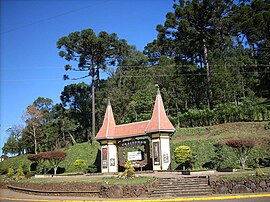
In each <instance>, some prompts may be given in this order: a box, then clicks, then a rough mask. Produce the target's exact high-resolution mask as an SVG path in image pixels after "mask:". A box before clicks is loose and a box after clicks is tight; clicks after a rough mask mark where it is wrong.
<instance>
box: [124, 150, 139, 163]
mask: <svg viewBox="0 0 270 202" xmlns="http://www.w3.org/2000/svg"><path fill="white" fill-rule="evenodd" d="M127 156H128V160H129V161H141V160H142V152H141V151H133V152H128V153H127Z"/></svg>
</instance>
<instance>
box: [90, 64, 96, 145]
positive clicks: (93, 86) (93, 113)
mask: <svg viewBox="0 0 270 202" xmlns="http://www.w3.org/2000/svg"><path fill="white" fill-rule="evenodd" d="M92 65H93V64H92ZM91 76H92V88H91V93H92V137H91V142H92V141H93V140H94V138H95V136H96V127H95V125H96V117H95V68H94V67H93V66H92V75H91Z"/></svg>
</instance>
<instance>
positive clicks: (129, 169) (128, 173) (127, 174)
mask: <svg viewBox="0 0 270 202" xmlns="http://www.w3.org/2000/svg"><path fill="white" fill-rule="evenodd" d="M134 176H135V169H134V167H133V166H132V164H131V161H127V162H126V164H125V171H124V172H123V173H120V174H119V178H127V179H128V178H134Z"/></svg>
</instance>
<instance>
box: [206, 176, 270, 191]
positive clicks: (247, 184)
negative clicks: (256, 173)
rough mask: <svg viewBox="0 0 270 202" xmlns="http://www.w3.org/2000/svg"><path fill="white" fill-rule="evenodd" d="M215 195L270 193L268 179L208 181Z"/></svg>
mask: <svg viewBox="0 0 270 202" xmlns="http://www.w3.org/2000/svg"><path fill="white" fill-rule="evenodd" d="M209 182H210V186H211V187H212V188H213V190H214V193H216V194H235V193H253V192H270V178H266V179H263V178H262V179H232V180H209Z"/></svg>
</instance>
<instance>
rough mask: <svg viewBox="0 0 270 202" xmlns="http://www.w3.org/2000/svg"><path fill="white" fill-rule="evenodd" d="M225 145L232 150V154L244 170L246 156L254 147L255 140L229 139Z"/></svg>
mask: <svg viewBox="0 0 270 202" xmlns="http://www.w3.org/2000/svg"><path fill="white" fill-rule="evenodd" d="M226 145H228V146H229V147H231V148H232V149H233V151H234V153H235V154H236V156H237V157H238V158H239V161H240V166H241V167H242V168H245V164H246V161H247V158H248V155H249V153H250V151H251V149H252V148H253V147H254V146H255V140H254V139H250V138H238V139H229V140H227V142H226Z"/></svg>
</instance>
